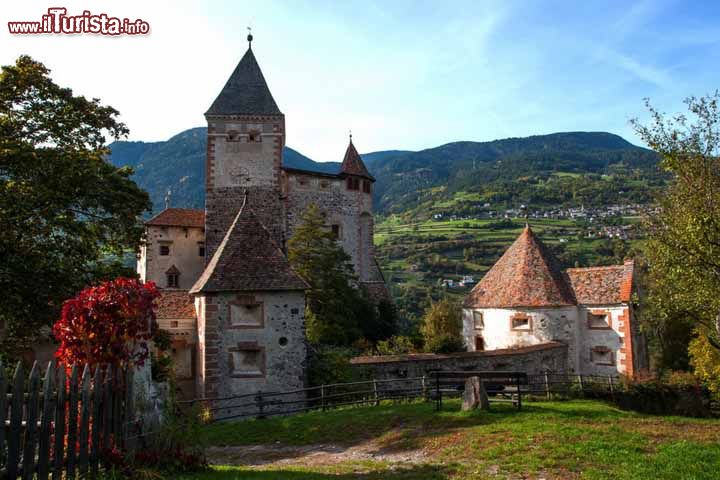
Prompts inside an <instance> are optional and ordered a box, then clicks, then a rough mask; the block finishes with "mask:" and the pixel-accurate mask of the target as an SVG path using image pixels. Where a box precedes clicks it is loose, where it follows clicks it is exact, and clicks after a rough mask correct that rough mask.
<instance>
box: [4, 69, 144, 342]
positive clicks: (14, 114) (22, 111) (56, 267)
mask: <svg viewBox="0 0 720 480" xmlns="http://www.w3.org/2000/svg"><path fill="white" fill-rule="evenodd" d="M117 116H118V112H117V111H116V110H115V109H113V108H112V107H108V106H103V105H101V104H100V101H99V100H98V99H92V100H87V99H86V98H84V97H82V96H74V95H73V92H72V91H71V90H70V89H68V88H62V87H60V86H58V85H57V84H55V83H54V82H53V81H52V79H51V78H50V77H49V70H48V69H47V68H46V67H45V66H44V65H43V64H42V63H40V62H37V61H35V60H33V59H32V58H30V57H28V56H21V57H19V58H18V59H17V61H16V63H15V64H14V65H7V66H4V67H2V72H0V289H1V290H2V291H3V301H2V302H0V323H2V322H4V323H6V325H7V333H8V335H7V339H6V341H5V342H4V344H3V345H2V348H0V350H2V351H4V352H16V353H17V352H19V351H20V350H22V349H23V348H27V347H28V346H30V345H32V343H33V338H34V337H35V336H36V335H37V334H38V332H39V331H40V327H42V326H44V325H46V326H49V325H50V324H51V323H52V320H53V319H55V318H57V316H58V314H59V311H60V308H61V305H62V301H63V300H65V299H66V298H69V297H71V296H73V295H75V294H76V293H77V292H78V291H79V290H80V289H81V288H82V287H83V286H85V285H88V284H90V283H93V282H96V281H98V280H101V279H109V278H114V277H116V276H118V275H119V274H124V275H128V274H130V271H129V269H128V268H127V267H126V266H125V265H123V262H122V256H123V255H124V254H125V252H126V251H127V250H128V249H130V250H134V249H135V248H136V247H137V246H138V244H139V242H140V239H141V236H142V226H141V225H140V224H139V222H138V217H139V216H140V215H141V214H142V212H143V211H145V210H148V209H149V207H150V202H149V200H148V196H147V194H146V193H145V192H143V191H142V190H141V189H140V188H138V186H137V185H135V183H134V182H133V181H132V180H131V179H130V176H131V174H132V170H131V169H129V168H116V167H114V166H112V165H111V164H109V163H108V162H107V161H106V160H105V155H106V154H107V149H106V148H105V146H104V143H105V137H106V136H109V137H112V138H120V137H122V136H125V135H127V133H128V130H127V128H126V127H125V125H124V124H123V123H121V122H119V121H118V120H117Z"/></svg>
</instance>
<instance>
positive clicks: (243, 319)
mask: <svg viewBox="0 0 720 480" xmlns="http://www.w3.org/2000/svg"><path fill="white" fill-rule="evenodd" d="M228 309H229V317H230V327H231V328H263V327H264V326H265V319H264V312H263V304H262V302H258V301H256V300H255V297H254V296H252V295H239V296H238V298H237V299H235V300H233V301H231V302H230V303H229V304H228Z"/></svg>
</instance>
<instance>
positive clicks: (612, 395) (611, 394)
mask: <svg viewBox="0 0 720 480" xmlns="http://www.w3.org/2000/svg"><path fill="white" fill-rule="evenodd" d="M608 385H610V397H611V398H612V399H613V401H615V388H614V387H613V379H612V376H610V375H608Z"/></svg>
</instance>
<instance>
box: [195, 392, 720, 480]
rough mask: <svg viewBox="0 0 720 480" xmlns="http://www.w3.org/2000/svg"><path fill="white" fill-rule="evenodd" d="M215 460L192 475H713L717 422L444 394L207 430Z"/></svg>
mask: <svg viewBox="0 0 720 480" xmlns="http://www.w3.org/2000/svg"><path fill="white" fill-rule="evenodd" d="M206 433H207V437H208V441H209V444H210V445H213V446H214V447H212V448H210V449H209V456H210V458H211V460H212V461H213V462H214V463H216V462H219V463H228V464H231V465H234V466H230V465H228V466H215V467H213V470H212V471H210V472H207V473H203V474H197V475H194V476H187V477H181V478H185V479H187V480H190V479H207V480H226V479H227V480H230V479H233V480H234V479H238V480H239V479H263V480H271V479H272V480H275V479H289V480H301V479H302V480H305V479H320V480H323V479H338V480H344V479H368V480H369V479H378V480H380V479H383V480H395V479H419V480H425V479H464V478H518V479H519V478H546V479H552V478H563V479H565V478H583V479H717V478H719V475H720V473H719V472H720V443H718V442H719V441H720V420H717V419H710V420H707V419H690V418H680V417H660V416H646V415H640V414H636V413H630V412H623V411H621V410H618V409H616V408H614V407H612V406H609V405H607V404H604V403H601V402H596V401H589V400H587V401H580V400H576V401H557V402H536V403H528V404H526V405H525V406H524V408H523V411H522V412H516V411H514V410H512V409H511V408H510V407H509V406H506V405H493V411H491V412H489V413H486V412H479V411H475V412H460V411H459V403H458V401H448V402H447V403H446V405H445V406H444V408H443V411H442V412H440V413H436V412H434V410H433V405H432V404H428V403H411V404H399V405H382V406H380V407H362V408H348V409H342V410H334V411H330V412H326V413H321V412H313V413H308V414H303V415H297V416H292V417H285V418H271V419H267V420H259V421H257V420H250V421H246V422H239V423H218V424H214V425H211V426H209V427H208V428H207V431H206Z"/></svg>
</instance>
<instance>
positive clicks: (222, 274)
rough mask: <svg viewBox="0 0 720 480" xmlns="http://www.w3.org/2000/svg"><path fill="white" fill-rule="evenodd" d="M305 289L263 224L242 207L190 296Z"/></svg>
mask: <svg viewBox="0 0 720 480" xmlns="http://www.w3.org/2000/svg"><path fill="white" fill-rule="evenodd" d="M307 288H309V287H308V285H307V283H305V281H304V280H303V279H301V278H300V277H299V276H298V275H297V274H296V273H295V272H294V271H293V270H292V268H290V263H289V262H288V260H287V258H286V257H285V255H284V254H283V252H282V251H281V250H280V248H278V246H277V244H275V242H274V241H273V240H272V237H271V236H270V233H269V232H268V230H267V229H266V228H265V226H264V225H263V224H262V222H260V220H258V218H257V217H256V216H255V214H254V213H253V212H252V210H251V209H250V208H248V207H247V206H243V207H242V208H241V209H240V211H239V212H238V214H237V215H236V216H235V220H234V221H233V223H232V225H231V226H230V228H229V229H228V231H227V233H226V234H225V238H223V240H222V242H221V243H220V246H219V247H218V248H217V250H216V251H215V254H214V255H213V257H212V259H211V260H210V262H209V263H208V264H207V266H206V267H205V271H204V272H203V273H202V275H201V276H200V278H199V279H198V281H197V282H195V285H193V287H192V288H191V289H190V293H207V292H237V291H254V290H306V289H307Z"/></svg>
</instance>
